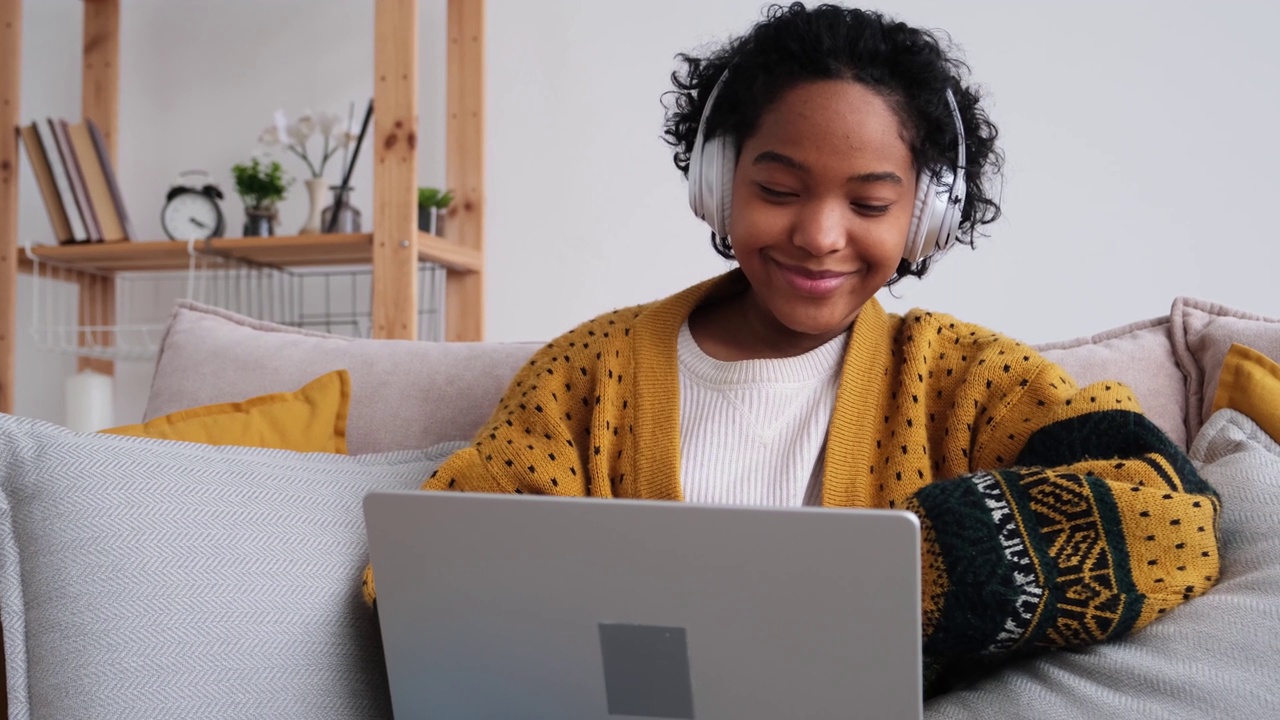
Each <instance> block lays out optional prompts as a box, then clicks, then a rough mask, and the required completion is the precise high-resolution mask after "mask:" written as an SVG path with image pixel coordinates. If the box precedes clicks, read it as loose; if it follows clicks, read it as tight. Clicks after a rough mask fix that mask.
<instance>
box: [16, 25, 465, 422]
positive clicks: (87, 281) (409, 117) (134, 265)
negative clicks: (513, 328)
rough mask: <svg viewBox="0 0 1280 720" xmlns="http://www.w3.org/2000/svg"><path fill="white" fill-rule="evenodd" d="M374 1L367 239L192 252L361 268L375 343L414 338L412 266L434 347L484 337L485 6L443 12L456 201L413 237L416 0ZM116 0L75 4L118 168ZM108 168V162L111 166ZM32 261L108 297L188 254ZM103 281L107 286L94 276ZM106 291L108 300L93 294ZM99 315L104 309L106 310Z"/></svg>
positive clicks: (106, 251)
mask: <svg viewBox="0 0 1280 720" xmlns="http://www.w3.org/2000/svg"><path fill="white" fill-rule="evenodd" d="M373 2H374V27H373V32H374V78H373V80H374V83H373V85H374V93H373V95H374V100H373V102H374V114H373V128H372V131H371V135H370V136H369V137H368V138H366V140H365V143H366V144H367V145H368V146H369V148H370V152H369V153H368V155H367V156H366V157H371V158H372V162H373V163H374V172H373V208H372V212H371V213H369V214H368V215H367V217H368V218H370V219H371V220H372V226H373V232H371V233H357V234H332V235H302V236H294V237H267V238H258V237H255V238H220V239H216V240H211V241H208V242H206V243H202V244H201V245H200V250H201V251H202V252H209V253H214V254H219V255H223V256H228V257H234V258H237V259H241V260H248V261H252V262H257V263H264V264H269V265H277V266H281V267H302V266H315V265H368V266H370V267H371V274H372V281H373V297H372V314H373V318H372V320H373V322H372V328H373V336H374V337H376V338H396V339H415V336H416V333H417V326H418V322H417V319H418V306H417V302H418V300H417V299H418V292H417V282H418V263H419V261H429V262H434V263H437V264H439V265H441V266H443V267H444V268H446V271H447V272H446V290H445V296H446V305H445V338H446V339H447V340H453V341H467V340H480V339H482V337H483V317H484V312H483V305H482V303H483V287H484V214H483V210H484V195H483V190H484V155H483V153H484V145H483V138H484V66H483V62H484V15H485V8H484V0H448V6H447V12H448V59H447V62H448V73H447V74H448V82H447V91H446V98H445V102H446V117H447V127H446V145H447V147H446V153H445V163H446V183H447V185H448V186H449V187H450V188H453V189H454V193H455V198H456V199H455V202H454V204H453V207H452V208H451V210H450V215H449V222H448V224H447V227H448V233H447V236H446V237H436V236H433V235H428V234H426V233H422V232H419V231H418V226H417V184H418V175H417V168H418V166H417V127H418V70H417V66H418V31H417V28H418V6H417V0H373ZM120 4H121V0H83V5H84V40H83V52H84V76H83V77H84V79H83V88H82V93H81V105H82V113H83V116H84V117H85V118H90V119H92V120H93V121H94V122H95V123H96V124H97V125H98V127H99V129H100V130H101V131H102V134H103V136H104V139H105V141H106V145H107V148H108V153H109V155H110V156H111V157H112V159H113V162H116V160H115V159H116V157H117V155H116V138H117V135H118V115H119V87H120V82H119V56H120ZM21 29H22V0H0V125H3V126H5V128H6V131H5V132H3V133H0V412H13V388H14V384H15V382H16V378H15V373H14V361H15V354H16V350H17V338H16V337H15V316H16V310H17V276H18V274H19V273H20V272H23V271H28V272H29V271H30V270H31V268H32V262H31V261H30V259H29V258H28V257H27V255H26V252H25V250H24V249H22V248H21V247H20V243H19V239H18V236H17V235H18V218H17V214H18V172H19V168H18V163H19V157H18V155H19V148H18V144H17V138H16V134H15V133H14V132H12V131H11V130H9V129H10V128H14V127H16V126H18V125H19V124H20V123H22V122H23V121H24V118H23V115H22V112H21V110H20V106H19V98H20V80H21V63H22V37H21ZM117 165H118V163H117ZM32 252H33V254H34V255H35V256H36V259H37V260H38V261H40V262H45V263H50V264H56V265H59V266H63V267H70V268H74V269H81V270H86V271H91V272H92V274H86V275H85V276H84V277H83V279H82V280H80V283H81V297H82V298H89V297H111V296H113V293H112V292H110V290H111V288H112V287H113V286H114V279H113V278H112V277H111V275H110V274H111V273H116V272H139V271H143V272H145V271H152V270H153V271H172V270H179V269H183V268H186V267H187V266H188V261H189V252H190V248H189V247H188V245H187V244H186V243H178V242H168V241H164V242H127V243H98V244H77V245H62V246H54V245H49V246H39V247H37V248H35V249H33V250H32ZM104 273H105V274H104ZM104 290H105V291H106V292H104ZM108 304H109V303H108ZM114 310H115V309H114V307H102V306H100V305H99V306H92V305H89V304H86V303H84V302H82V303H81V305H80V313H81V315H82V317H95V318H99V319H100V318H102V317H108V318H113V317H114ZM79 364H80V367H82V368H83V367H92V368H94V369H96V370H98V371H100V372H106V373H110V372H112V371H113V367H112V364H111V363H110V361H104V360H101V359H94V358H88V357H82V358H80V363H79Z"/></svg>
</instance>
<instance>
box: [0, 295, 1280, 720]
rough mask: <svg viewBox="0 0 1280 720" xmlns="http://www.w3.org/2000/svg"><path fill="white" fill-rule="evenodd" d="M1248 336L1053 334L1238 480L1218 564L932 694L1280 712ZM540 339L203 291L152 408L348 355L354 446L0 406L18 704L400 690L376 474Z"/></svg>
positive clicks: (1278, 603) (86, 706) (1275, 557)
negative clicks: (1156, 609)
mask: <svg viewBox="0 0 1280 720" xmlns="http://www.w3.org/2000/svg"><path fill="white" fill-rule="evenodd" d="M1232 342H1241V343H1244V344H1248V345H1250V346H1251V347H1253V348H1255V349H1257V350H1260V351H1261V352H1263V353H1265V354H1267V355H1268V356H1270V357H1272V358H1280V321H1276V320H1270V319H1267V318H1263V317H1260V316H1256V315H1251V314H1248V313H1243V312H1239V311H1235V310H1231V309H1229V308H1225V307H1222V306H1218V305H1214V304H1211V303H1205V302H1202V301H1196V300H1192V299H1187V298H1180V299H1178V300H1176V301H1175V302H1174V304H1173V307H1172V310H1171V312H1170V314H1169V315H1168V316H1163V317H1159V318H1152V319H1149V320H1145V321H1141V322H1137V323H1134V324H1132V325H1129V326H1126V327H1123V328H1117V329H1115V330H1112V331H1108V332H1106V333H1102V334H1099V335H1096V336H1092V337H1088V338H1079V339H1076V340H1071V341H1065V342H1061V343H1054V344H1051V345H1044V346H1041V348H1040V349H1041V350H1042V352H1044V354H1045V355H1047V356H1048V357H1050V358H1051V359H1053V360H1054V361H1056V362H1058V363H1060V364H1062V365H1063V366H1064V367H1065V368H1066V369H1067V370H1068V371H1069V372H1071V373H1072V374H1073V375H1074V376H1075V377H1076V379H1077V380H1078V381H1080V382H1089V381H1092V380H1097V379H1103V378H1110V379H1118V380H1121V381H1124V382H1127V383H1129V384H1130V385H1131V386H1132V387H1133V388H1134V390H1135V392H1136V393H1137V395H1138V398H1139V400H1140V401H1141V402H1142V403H1143V405H1144V408H1145V409H1146V411H1147V412H1148V414H1149V415H1150V416H1151V417H1152V418H1153V420H1154V421H1155V422H1156V423H1157V424H1159V425H1160V426H1161V427H1162V428H1164V429H1165V430H1166V432H1168V433H1169V434H1170V436H1171V437H1173V438H1174V439H1175V440H1177V441H1178V442H1179V443H1182V444H1183V445H1184V447H1187V448H1188V449H1189V450H1190V452H1191V454H1192V457H1193V459H1194V460H1195V461H1196V462H1197V464H1198V465H1199V466H1200V468H1201V470H1202V472H1204V473H1205V474H1206V476H1207V477H1209V478H1210V480H1211V481H1212V482H1214V483H1215V484H1216V485H1217V486H1218V488H1219V490H1220V491H1221V492H1222V494H1223V499H1224V508H1225V509H1224V513H1223V521H1222V527H1221V528H1220V532H1221V536H1222V538H1223V549H1222V557H1223V574H1222V578H1223V579H1222V581H1221V582H1220V584H1219V586H1218V587H1216V588H1215V589H1214V590H1212V591H1211V592H1210V593H1209V594H1207V595H1205V596H1204V597H1202V598H1198V599H1196V600H1194V601H1192V602H1191V603H1189V604H1187V605H1186V606H1184V607H1182V608H1179V609H1177V610H1176V611H1175V612H1173V613H1170V614H1169V616H1167V617H1166V618H1164V619H1162V620H1160V621H1159V622H1157V623H1155V624H1153V625H1152V626H1151V627H1149V628H1147V629H1145V630H1143V631H1141V632H1139V633H1137V634H1135V635H1134V636H1132V637H1130V638H1127V639H1125V640H1123V641H1120V642H1116V643H1111V644H1109V645H1105V646H1100V647H1096V648H1091V649H1089V650H1087V651H1084V652H1060V653H1053V654H1050V655H1047V656H1042V657H1039V658H1035V659H1032V660H1028V661H1024V662H1021V663H1018V664H1015V665H1013V666H1010V667H1009V668H1007V669H1005V670H1003V671H1001V672H999V673H997V674H995V675H993V676H991V677H989V678H987V679H985V680H983V681H982V682H980V683H978V684H977V685H975V686H973V687H971V688H968V689H965V690H962V691H958V692H954V693H951V694H949V695H947V696H944V697H942V698H939V699H937V700H934V701H932V702H931V703H930V704H929V705H928V707H927V708H926V716H927V717H928V718H989V717H1035V718H1106V717H1115V718H1120V717H1124V718H1129V717H1135V716H1142V717H1169V718H1174V717H1178V718H1182V717H1216V718H1245V717H1248V718H1256V717H1280V700H1277V699H1276V698H1275V697H1274V693H1273V691H1272V689H1273V688H1275V687H1276V686H1277V685H1278V684H1280V663H1277V662H1276V659H1277V658H1280V447H1277V446H1276V444H1275V442H1274V441H1273V440H1272V439H1271V438H1269V437H1268V436H1267V435H1266V434H1265V433H1263V432H1261V431H1260V430H1259V428H1258V427H1257V426H1256V425H1255V424H1253V423H1252V421H1251V420H1250V419H1249V418H1248V417H1246V416H1244V415H1242V414H1240V413H1237V412H1234V411H1230V410H1224V411H1221V412H1219V413H1217V414H1214V415H1213V416H1212V417H1208V412H1209V409H1210V407H1211V401H1212V398H1213V389H1214V387H1215V386H1216V384H1217V369H1218V367H1220V365H1221V363H1222V358H1223V357H1224V356H1225V354H1226V351H1227V348H1229V347H1230V345H1231V343H1232ZM536 347H537V346H536V345H534V344H497V343H486V344H443V343H440V344H437V343H411V342H397V341H368V340H352V339H348V338H340V337H334V336H327V335H323V334H319V333H312V332H305V331H299V330H296V329H291V328H285V327H280V326H274V325H270V324H266V323H261V322H256V321H253V320H250V319H247V318H243V317H239V316H236V315H233V314H230V313H227V312H225V311H221V310H218V309H215V308H209V307H204V306H200V305H196V304H193V303H182V304H180V305H179V306H178V307H177V308H176V310H175V312H174V315H173V317H172V320H171V322H170V326H169V329H168V331H167V333H166V336H165V339H164V342H163V344H162V348H161V354H160V357H159V360H158V362H157V365H156V373H155V379H154V382H153V386H152V388H151V393H150V397H149V401H148V405H147V410H146V414H147V418H153V417H158V416H161V415H164V414H167V413H170V412H173V411H176V410H180V409H183V408H189V407H194V406H197V405H203V404H208V403H214V402H224V401H233V400H241V399H245V398H248V397H252V396H256V395H261V394H265V393H270V392H279V391H283V390H292V389H295V388H298V387H300V386H302V385H303V384H305V383H307V382H308V381H309V380H311V379H313V378H315V377H317V376H319V375H321V374H322V373H324V372H327V371H330V370H334V369H339V368H345V369H347V370H348V371H349V373H350V376H351V383H352V396H351V407H350V413H349V418H348V422H347V444H348V448H349V451H350V453H351V455H350V456H338V455H320V454H301V453H292V452H287V451H280V450H260V449H254V450H250V449H245V448H236V447H211V446H204V445H196V444H190V443H177V442H168V441H160V440H149V439H141V438H129V437H116V436H110V435H101V434H81V433H73V432H70V431H68V430H65V429H63V428H59V427H56V426H53V425H49V424H47V423H42V422H38V421H34V420H29V419H24V418H15V417H9V416H4V417H0V467H3V468H4V471H3V475H2V476H0V501H2V505H0V621H2V622H3V626H4V642H5V669H6V680H7V687H8V699H9V714H10V717H12V718H24V719H25V718H31V717H36V718H59V719H60V718H112V719H113V720H114V719H115V718H119V717H204V718H238V717H272V718H328V717H332V718H384V717H389V716H390V711H389V705H388V702H387V697H386V687H385V675H384V674H383V669H382V666H381V654H380V652H381V651H380V647H379V641H378V637H377V633H376V630H375V628H374V626H373V623H372V619H371V618H370V615H369V613H368V612H367V611H366V610H365V608H364V607H363V605H362V603H361V601H360V598H359V587H358V573H359V570H360V568H362V567H363V564H364V562H365V552H364V528H363V521H362V519H361V515H360V509H359V507H360V500H361V498H362V497H363V495H364V493H365V492H367V491H368V490H369V489H372V488H412V487H416V486H417V484H418V483H419V482H420V481H421V479H422V478H424V477H425V476H426V475H428V474H429V473H430V471H431V470H432V469H433V468H434V467H435V465H437V464H438V463H439V462H440V461H441V460H442V459H443V458H444V457H446V456H447V455H448V453H449V452H451V451H453V450H455V449H457V448H459V447H462V446H463V443H464V442H465V441H466V440H467V439H468V438H469V437H470V435H471V433H472V432H473V431H474V430H475V429H476V428H477V427H479V426H480V424H481V423H482V422H483V420H484V419H485V417H486V416H487V415H488V413H489V411H490V410H491V409H492V408H493V406H494V405H495V404H496V402H497V400H498V397H499V395H500V394H501V392H502V390H503V389H504V387H505V385H506V383H507V381H508V379H509V378H510V377H511V376H512V375H513V374H514V372H515V371H516V369H517V368H518V367H519V366H520V365H521V364H522V363H523V362H524V361H525V360H526V359H527V358H528V356H529V355H530V354H531V353H532V352H533V351H534V350H535V349H536Z"/></svg>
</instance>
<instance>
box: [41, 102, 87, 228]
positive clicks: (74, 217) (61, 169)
mask: <svg viewBox="0 0 1280 720" xmlns="http://www.w3.org/2000/svg"><path fill="white" fill-rule="evenodd" d="M32 126H33V127H34V128H35V130H36V134H37V135H39V137H40V144H41V146H43V147H44V154H45V157H46V158H48V160H49V168H50V170H52V171H53V182H54V184H55V185H57V187H58V195H59V196H60V197H61V198H62V207H63V209H64V210H65V211H66V214H67V223H68V224H70V225H71V237H72V238H73V240H74V241H75V242H88V241H89V230H88V228H86V227H85V224H84V219H83V218H82V217H81V216H80V210H79V208H77V207H76V198H75V192H74V191H73V190H72V189H71V178H69V177H67V168H66V166H64V165H63V164H62V158H61V156H60V154H59V152H58V141H57V139H56V138H55V137H54V133H53V128H52V127H51V126H50V125H49V124H48V123H45V122H33V123H32Z"/></svg>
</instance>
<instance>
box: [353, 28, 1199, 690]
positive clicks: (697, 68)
mask: <svg viewBox="0 0 1280 720" xmlns="http://www.w3.org/2000/svg"><path fill="white" fill-rule="evenodd" d="M680 59H681V61H682V63H683V65H682V68H681V69H680V70H679V71H677V72H676V73H675V74H674V75H673V81H674V83H675V88H676V89H675V90H674V91H673V93H672V98H673V99H674V102H672V103H670V106H669V113H668V117H667V124H666V137H667V139H668V140H669V142H670V144H671V145H672V146H673V147H674V149H675V164H676V166H677V167H678V168H679V169H680V170H681V171H683V172H685V173H686V175H687V176H688V178H689V182H690V200H691V204H692V206H693V209H694V212H695V213H697V214H698V215H699V216H700V217H702V218H703V219H705V220H706V221H707V222H708V224H710V225H711V227H712V229H713V233H712V244H713V246H714V248H715V250H716V251H717V252H719V253H720V254H721V255H723V256H725V257H727V258H732V259H734V260H736V261H737V264H738V267H737V268H735V269H734V270H733V271H731V272H728V273H727V274H725V275H723V276H720V277H717V278H713V279H711V280H708V281H706V282H703V283H701V284H699V285H697V286H695V287H692V288H689V289H688V290H685V291H683V292H681V293H679V294H676V295H674V296H672V297H668V298H666V299H663V300H659V301H657V302H654V303H651V304H647V305H642V306H638V307H632V308H627V309H622V310H617V311H614V312H611V313H608V314H606V315H603V316H601V317H598V318H595V319H594V320H590V321H589V322H586V323H585V324H583V325H581V326H579V327H577V328H576V329H574V330H572V331H570V332H569V333H567V334H565V335H563V336H561V337H559V338H557V339H555V340H554V341H552V342H551V343H549V344H547V345H546V346H545V347H544V348H543V349H542V350H541V351H540V352H538V353H537V354H536V355H535V356H534V357H533V359H531V360H530V361H529V363H528V365H527V366H525V367H524V369H523V371H522V372H520V373H519V374H518V375H517V377H516V378H515V379H514V380H513V381H512V384H511V386H510V388H509V389H508V391H507V393H506V396H505V397H504V398H503V400H502V402H501V406H500V407H499V408H498V409H497V410H496V412H495V413H494V414H493V416H492V418H491V419H490V421H489V422H488V423H487V424H486V425H485V426H484V428H482V429H481V431H480V432H479V434H478V435H477V436H476V437H475V443H474V445H473V446H472V447H470V448H469V449H467V450H464V451H461V452H459V453H458V454H457V455H455V456H453V457H451V458H450V459H449V460H448V461H447V462H446V463H444V464H443V465H442V466H441V467H440V469H439V471H438V472H437V473H436V474H435V475H433V476H432V477H431V478H430V479H429V480H428V481H427V482H426V483H425V485H424V488H426V489H429V490H455V491H476V492H497V493H539V494H549V495H578V496H582V495H590V496H596V497H604V498H649V499H654V498H661V499H670V500H682V499H683V500H690V501H698V502H705V503H738V504H754V505H800V504H802V503H803V504H821V505H826V506H833V507H878V508H905V509H908V510H911V511H913V512H915V513H916V514H918V515H919V517H920V521H921V526H922V547H923V557H922V558H921V562H922V571H923V576H922V579H923V598H922V602H923V618H924V634H925V637H924V653H925V675H926V677H925V680H926V688H927V692H928V694H930V695H932V694H935V693H937V692H938V691H940V690H941V689H943V688H945V687H946V686H947V684H948V683H950V682H952V681H954V680H955V679H956V678H957V677H959V676H961V675H962V674H968V673H969V672H972V671H974V670H981V669H983V668H987V667H990V666H992V665H994V664H996V663H999V662H1001V661H1004V660H1006V659H1008V658H1010V657H1012V656H1015V655H1019V654H1024V653H1027V652H1032V651H1035V650H1037V649H1043V648H1052V647H1081V646H1085V645H1088V644H1091V643H1096V642H1099V641H1103V640H1107V639H1110V638H1115V637H1118V636H1121V635H1124V634H1126V633H1130V632H1133V631H1134V630H1137V629H1139V628H1141V627H1143V626H1144V625H1146V624H1147V623H1149V622H1150V621H1152V620H1154V619H1155V618H1157V617H1158V616H1159V615H1161V614H1162V613H1164V612H1166V611H1167V610H1169V609H1170V608H1172V607H1174V606H1176V605H1178V604H1180V603H1182V602H1184V601H1185V600H1188V599H1189V598H1192V597H1194V596H1196V595H1199V594H1201V593H1203V592H1205V590H1207V589H1208V588H1209V587H1210V586H1211V585H1212V584H1213V583H1214V582H1215V580H1216V579H1217V577H1218V554H1217V545H1216V534H1215V524H1216V519H1217V513H1218V500H1217V496H1216V494H1215V493H1214V492H1213V490H1212V489H1211V488H1210V487H1208V486H1207V485H1206V484H1205V483H1204V481H1202V480H1201V479H1200V478H1199V477H1198V476H1197V475H1196V473H1195V470H1194V469H1193V468H1192V466H1191V464H1190V463H1189V461H1188V460H1187V458H1186V457H1185V456H1184V455H1183V454H1182V453H1181V452H1180V451H1179V449H1178V448H1177V447H1176V446H1175V445H1174V444H1173V443H1172V442H1171V441H1170V440H1169V439H1168V438H1167V437H1166V436H1165V435H1163V434H1162V433H1161V432H1160V431H1159V430H1158V429H1157V428H1156V427H1155V426H1154V425H1153V424H1152V423H1151V422H1149V421H1148V420H1147V419H1146V418H1145V417H1143V415H1142V414H1141V412H1140V410H1139V407H1138V403H1137V402H1136V401H1135V399H1134V397H1133V394H1132V392H1131V391H1130V390H1129V389H1128V388H1126V387H1124V386H1123V385H1121V384H1119V383H1115V382H1106V383H1098V384H1095V385H1091V386H1089V387H1085V388H1079V387H1077V386H1076V385H1075V384H1074V383H1073V381H1072V380H1071V379H1070V378H1069V377H1068V376H1067V375H1066V373H1064V372H1063V371H1062V370H1061V369H1060V368H1058V367H1056V366H1055V365H1053V364H1052V363H1050V362H1047V361H1046V360H1045V359H1044V358H1042V357H1040V356H1039V355H1037V354H1036V353H1035V352H1034V351H1033V350H1031V349H1030V348H1028V347H1027V346H1025V345H1023V344H1021V343H1019V342H1017V341H1015V340H1012V339H1009V338H1006V337H1003V336H1001V335H998V334H996V333H992V332H990V331H988V330H984V329H982V328H979V327H976V326H974V325H970V324H967V323H964V322H962V321H960V320H958V319H956V318H953V317H949V316H947V315H943V314H939V313H934V312H926V311H913V312H911V313H908V314H907V315H905V316H895V315H889V314H887V313H886V312H885V311H884V310H883V309H882V308H881V306H880V305H879V303H877V302H876V300H875V298H874V296H875V294H876V292H878V291H879V290H880V289H881V288H883V287H886V286H888V285H892V284H893V283H895V282H897V281H898V280H900V279H901V278H903V277H905V276H908V275H911V276H922V275H924V273H925V271H926V270H927V269H928V266H929V263H930V262H931V261H932V260H935V259H937V257H938V256H939V254H940V253H941V252H943V251H945V250H946V249H947V248H948V247H949V246H951V245H952V244H953V243H964V244H971V243H972V239H973V236H974V234H975V232H976V231H977V230H978V228H979V227H980V226H981V225H983V224H985V223H989V222H991V221H993V220H994V219H996V217H997V216H998V215H999V208H998V206H997V204H996V201H995V198H994V197H993V192H992V187H993V182H994V181H995V180H996V179H997V176H998V174H999V170H1000V160H1001V156H1000V153H999V151H998V150H997V149H996V146H995V140H996V129H995V127H994V126H993V125H992V123H991V122H990V121H989V120H988V118H987V116H986V113H985V112H984V110H983V109H982V107H981V106H980V98H979V96H978V94H977V93H976V92H975V91H974V90H973V88H972V87H970V86H969V85H966V84H965V81H964V78H963V74H964V71H965V67H964V65H963V64H962V63H961V62H960V61H958V60H957V59H955V58H953V57H951V56H949V55H948V53H947V50H946V49H945V48H944V46H943V45H942V44H941V43H940V42H939V40H938V39H937V38H936V37H934V36H933V35H931V34H929V33H927V32H924V31H922V30H919V29H915V28H912V27H908V26H907V25H904V24H902V23H899V22H894V21H892V20H890V19H888V18H885V17H883V16H881V15H879V14H876V13H872V12H865V11H861V10H851V9H844V8H839V7H833V6H827V5H824V6H821V7H816V8H813V9H806V8H805V7H803V6H802V5H800V4H795V5H792V6H790V7H785V8H784V7H775V8H773V9H771V10H770V11H769V12H768V14H767V17H766V18H765V19H764V20H763V21H762V22H760V23H759V24H758V25H756V26H755V27H754V28H752V29H751V30H750V31H749V32H748V33H746V34H745V35H744V36H742V37H740V38H738V39H736V40H734V41H732V42H729V43H728V44H726V45H725V46H724V47H723V48H721V49H719V50H717V51H715V52H713V53H711V54H709V55H707V56H705V57H693V56H688V55H682V56H680ZM991 291H992V292H999V288H995V287H993V288H991ZM365 591H366V596H367V598H368V599H369V600H370V601H371V602H372V600H373V597H374V587H373V582H372V575H371V574H370V573H366V577H365ZM833 621H838V618H833Z"/></svg>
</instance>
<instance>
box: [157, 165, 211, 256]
mask: <svg viewBox="0 0 1280 720" xmlns="http://www.w3.org/2000/svg"><path fill="white" fill-rule="evenodd" d="M222 197H223V196H222V190H220V189H218V186H217V185H215V184H214V183H213V179H212V178H211V177H210V176H209V173H207V172H205V171H203V170H188V171H186V172H183V173H180V174H179V175H178V182H176V183H174V184H173V185H172V186H170V188H169V192H168V194H167V195H165V201H164V209H162V210H161V211H160V226H161V227H162V228H164V234H165V235H168V236H169V239H170V240H208V239H209V238H216V237H222V233H223V232H224V231H225V230H226V227H227V225H226V219H225V218H224V217H223V215H222V206H220V205H219V204H218V201H219V200H221V199H222Z"/></svg>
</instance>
